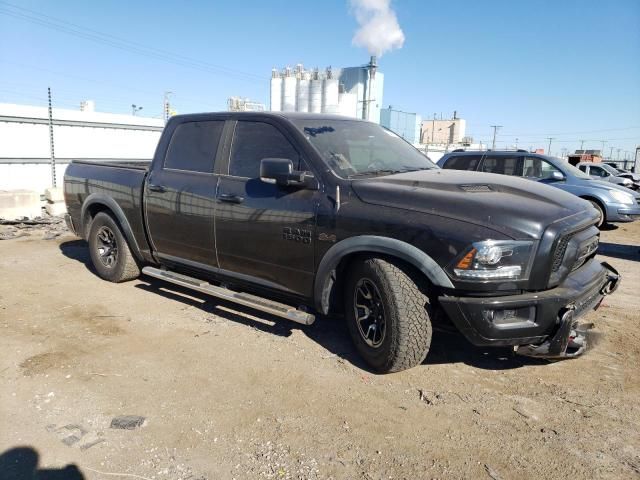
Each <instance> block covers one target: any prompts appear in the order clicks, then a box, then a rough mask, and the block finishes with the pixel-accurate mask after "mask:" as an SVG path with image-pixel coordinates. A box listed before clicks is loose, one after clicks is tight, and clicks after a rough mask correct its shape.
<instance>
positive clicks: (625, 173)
mask: <svg viewBox="0 0 640 480" xmlns="http://www.w3.org/2000/svg"><path fill="white" fill-rule="evenodd" d="M607 165H611V164H610V163H608V164H607ZM611 166H612V167H613V168H615V169H616V170H617V172H618V176H619V177H622V178H628V179H629V180H631V181H632V182H633V187H631V188H632V189H633V190H640V174H638V173H633V172H630V171H629V170H624V169H622V168H618V167H615V166H613V165H611Z"/></svg>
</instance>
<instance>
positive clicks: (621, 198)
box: [609, 190, 636, 205]
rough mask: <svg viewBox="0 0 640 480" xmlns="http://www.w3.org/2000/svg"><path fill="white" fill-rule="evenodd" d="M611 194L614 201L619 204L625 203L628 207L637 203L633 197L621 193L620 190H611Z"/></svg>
mask: <svg viewBox="0 0 640 480" xmlns="http://www.w3.org/2000/svg"><path fill="white" fill-rule="evenodd" d="M609 193H610V194H611V196H612V197H613V199H614V200H615V201H617V202H619V203H624V204H627V205H633V204H634V203H636V201H635V199H634V198H633V195H629V194H628V193H624V192H621V191H620V190H609Z"/></svg>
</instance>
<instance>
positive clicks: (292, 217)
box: [215, 121, 317, 297]
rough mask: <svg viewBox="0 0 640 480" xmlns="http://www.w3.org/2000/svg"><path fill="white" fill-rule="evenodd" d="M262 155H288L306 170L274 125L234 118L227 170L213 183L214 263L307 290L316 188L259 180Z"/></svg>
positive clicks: (310, 282) (298, 291) (295, 290)
mask: <svg viewBox="0 0 640 480" xmlns="http://www.w3.org/2000/svg"><path fill="white" fill-rule="evenodd" d="M263 158H287V159H290V160H292V161H293V162H294V168H296V169H298V170H306V167H305V165H306V164H305V162H304V159H303V158H302V157H301V155H300V153H299V152H298V150H297V149H296V148H295V147H294V145H293V143H292V142H291V141H290V140H289V139H288V138H287V135H286V133H284V132H283V131H281V130H279V129H278V128H277V127H276V126H275V125H272V124H270V123H266V122H254V121H238V122H237V124H236V127H235V130H234V134H233V142H232V146H231V152H230V156H229V167H228V173H229V174H228V175H222V176H221V177H220V184H219V186H218V205H217V210H216V221H215V230H216V246H217V252H218V261H219V266H220V268H221V269H222V270H224V271H228V272H233V274H234V275H236V276H239V277H240V278H241V279H242V278H243V277H245V278H246V279H247V280H250V281H252V282H256V283H258V284H262V285H263V286H265V287H268V288H275V289H278V290H284V291H286V292H288V293H295V294H298V295H302V296H305V297H308V296H311V292H312V288H313V272H314V255H313V252H314V248H313V242H314V232H315V213H316V202H317V197H316V193H317V192H316V191H315V190H310V189H304V188H294V187H279V186H277V185H275V184H271V183H265V182H263V181H262V180H260V161H261V160H262V159H263ZM223 273H224V272H223Z"/></svg>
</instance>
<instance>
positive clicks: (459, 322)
mask: <svg viewBox="0 0 640 480" xmlns="http://www.w3.org/2000/svg"><path fill="white" fill-rule="evenodd" d="M619 280H620V275H619V274H618V272H617V271H616V270H615V269H614V268H613V267H612V266H611V265H609V264H608V263H606V262H602V263H600V262H597V261H596V260H593V259H592V260H590V261H589V262H587V263H586V264H585V265H584V266H583V267H581V268H580V269H578V270H576V271H575V272H572V273H571V274H570V275H569V276H568V277H567V278H566V279H565V280H564V281H563V282H562V284H561V285H559V286H557V287H555V288H552V289H550V290H546V291H542V292H529V293H523V294H519V295H508V296H502V297H489V298H487V297H451V296H441V297H440V298H439V300H440V304H441V305H442V307H443V308H444V310H445V312H446V313H447V315H448V316H449V318H450V319H451V320H452V322H453V323H454V324H455V326H456V327H457V329H458V330H459V331H460V332H462V333H463V334H464V335H465V336H466V337H467V339H468V340H469V341H470V342H471V343H473V344H474V345H479V346H513V347H514V348H515V350H516V351H517V353H518V354H521V355H528V356H534V357H541V358H570V357H574V356H577V355H580V354H581V353H583V352H584V351H585V349H586V344H587V336H586V331H587V330H588V328H587V327H588V326H585V325H582V326H579V325H578V319H579V318H580V317H582V316H583V315H584V314H586V313H587V312H589V311H590V310H592V309H595V308H598V306H599V305H600V303H601V302H602V299H603V298H604V296H606V295H609V294H610V293H612V292H613V291H614V290H615V289H616V288H617V286H618V283H619Z"/></svg>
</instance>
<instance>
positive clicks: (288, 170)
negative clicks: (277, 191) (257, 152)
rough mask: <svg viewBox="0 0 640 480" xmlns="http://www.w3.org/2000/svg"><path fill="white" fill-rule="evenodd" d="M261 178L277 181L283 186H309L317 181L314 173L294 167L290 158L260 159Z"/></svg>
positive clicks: (272, 181) (270, 181) (266, 180)
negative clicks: (297, 169)
mask: <svg viewBox="0 0 640 480" xmlns="http://www.w3.org/2000/svg"><path fill="white" fill-rule="evenodd" d="M260 180H262V181H263V182H266V183H275V184H276V185H279V186H281V187H291V186H299V187H309V188H311V186H312V183H315V180H314V178H313V175H311V174H309V173H307V172H299V171H296V170H294V169H293V162H292V161H291V160H289V159H288V158H263V159H262V160H261V161H260Z"/></svg>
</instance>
